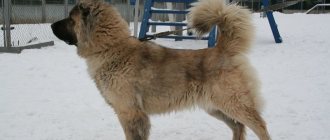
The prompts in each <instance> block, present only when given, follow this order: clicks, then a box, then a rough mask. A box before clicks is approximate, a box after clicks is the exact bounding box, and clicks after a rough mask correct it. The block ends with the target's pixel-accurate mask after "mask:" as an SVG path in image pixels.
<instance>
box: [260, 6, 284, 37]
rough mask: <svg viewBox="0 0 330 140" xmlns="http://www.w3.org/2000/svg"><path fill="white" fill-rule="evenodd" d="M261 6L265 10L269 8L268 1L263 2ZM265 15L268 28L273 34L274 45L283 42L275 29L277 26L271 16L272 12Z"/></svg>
mask: <svg viewBox="0 0 330 140" xmlns="http://www.w3.org/2000/svg"><path fill="white" fill-rule="evenodd" d="M263 5H264V7H265V8H266V9H267V7H268V6H269V1H268V0H263ZM266 15H267V19H268V22H269V25H270V28H271V30H272V32H273V36H274V39H275V42H276V43H282V42H283V40H282V37H281V35H280V33H279V31H278V29H277V24H276V22H275V19H274V16H273V11H267V12H266Z"/></svg>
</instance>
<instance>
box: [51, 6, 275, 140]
mask: <svg viewBox="0 0 330 140" xmlns="http://www.w3.org/2000/svg"><path fill="white" fill-rule="evenodd" d="M190 10H191V11H190V13H189V20H188V22H189V26H190V27H193V28H194V29H195V30H196V33H197V34H199V35H202V34H205V33H207V32H209V31H210V29H211V27H212V26H214V25H216V26H218V28H219V34H220V35H219V37H218V40H217V42H218V43H217V44H216V46H215V47H214V48H207V49H201V50H177V49H169V48H166V47H163V46H160V45H158V44H155V43H152V42H149V41H147V42H141V41H139V40H138V39H136V38H134V37H130V32H129V28H128V25H127V23H126V22H125V21H124V20H123V18H122V17H121V16H120V15H119V13H118V12H117V11H116V9H115V8H113V7H112V6H111V5H109V4H107V3H104V2H102V1H99V0H82V1H80V2H79V3H78V4H77V6H75V7H74V8H73V10H72V11H71V13H70V17H68V18H66V19H64V20H61V21H58V22H56V23H54V24H53V25H52V29H53V31H54V34H55V35H56V36H57V37H58V38H60V39H61V40H63V41H65V42H67V43H68V44H72V45H76V46H77V50H78V55H80V56H81V57H82V58H85V59H86V63H87V65H88V71H89V74H90V76H91V78H92V79H94V81H95V83H96V85H97V87H98V89H99V91H100V92H101V94H102V96H103V97H104V99H105V100H106V101H107V102H108V103H109V104H110V105H111V106H112V107H113V109H114V111H115V112H116V113H117V115H118V118H119V120H120V123H121V125H122V127H123V130H124V132H125V135H126V139H127V140H147V139H148V135H149V129H150V121H149V117H148V115H151V114H160V113H166V112H171V111H180V110H182V109H187V108H192V107H200V108H202V109H204V110H205V111H206V112H207V113H208V114H210V115H212V116H214V117H216V118H218V119H219V120H222V121H224V122H225V123H226V124H227V125H228V126H229V127H230V128H231V129H232V130H233V139H234V140H244V139H245V128H244V126H247V127H249V128H251V129H252V130H253V131H254V132H255V133H256V135H257V136H258V137H259V138H260V139H261V140H270V137H269V134H268V132H267V129H266V124H265V122H264V120H263V119H262V117H261V116H260V109H259V108H260V100H259V97H258V96H259V95H258V92H259V88H258V80H257V78H256V75H255V74H254V72H253V68H252V67H251V66H250V64H249V62H248V59H247V57H246V56H245V54H246V53H247V52H248V50H249V48H250V46H251V41H252V39H253V32H254V30H253V26H252V24H251V15H250V12H249V11H248V10H246V9H243V8H241V7H239V6H236V5H225V4H224V2H223V1H222V0H203V1H200V2H197V3H195V4H193V7H192V8H191V9H190Z"/></svg>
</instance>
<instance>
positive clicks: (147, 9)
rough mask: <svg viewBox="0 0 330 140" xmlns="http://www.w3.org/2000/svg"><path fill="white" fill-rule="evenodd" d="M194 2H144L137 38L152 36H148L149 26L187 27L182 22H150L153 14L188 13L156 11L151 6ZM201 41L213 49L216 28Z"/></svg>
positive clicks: (183, 12) (174, 0) (181, 12)
mask: <svg viewBox="0 0 330 140" xmlns="http://www.w3.org/2000/svg"><path fill="white" fill-rule="evenodd" d="M195 1H196V0H146V1H145V3H144V14H143V19H142V23H141V27H140V33H139V38H140V39H141V38H145V37H150V36H152V35H148V34H147V32H148V31H149V27H150V25H154V26H176V27H184V26H187V23H184V22H159V21H152V20H151V19H150V18H151V16H152V14H153V13H155V14H156V13H157V14H187V13H188V12H189V11H187V10H173V9H158V8H154V7H153V5H154V3H155V2H172V3H186V4H189V3H192V2H195ZM160 38H172V39H176V40H182V39H196V36H184V35H169V36H163V37H160ZM201 39H202V40H208V47H213V46H214V45H215V42H216V27H214V28H213V29H212V30H211V32H210V33H209V35H208V36H204V37H202V38H201Z"/></svg>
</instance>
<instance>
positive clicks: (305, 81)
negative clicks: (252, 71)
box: [0, 13, 330, 140]
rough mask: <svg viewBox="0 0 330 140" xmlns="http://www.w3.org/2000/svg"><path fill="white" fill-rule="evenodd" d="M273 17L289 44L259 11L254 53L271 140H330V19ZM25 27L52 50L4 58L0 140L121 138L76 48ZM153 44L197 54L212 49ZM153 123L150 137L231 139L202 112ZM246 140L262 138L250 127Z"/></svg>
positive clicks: (201, 43) (0, 59)
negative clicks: (277, 38)
mask: <svg viewBox="0 0 330 140" xmlns="http://www.w3.org/2000/svg"><path fill="white" fill-rule="evenodd" d="M275 18H276V21H277V23H278V26H279V30H280V33H281V35H282V38H283V40H284V42H283V43H282V44H275V43H274V40H273V37H272V34H271V30H270V28H269V25H268V21H267V19H262V18H259V15H257V14H255V15H254V21H255V24H256V28H257V37H256V41H255V43H254V48H253V50H252V51H251V53H250V55H249V56H250V59H251V61H252V63H253V65H254V66H255V68H256V69H257V71H258V73H259V77H260V79H261V81H262V96H263V97H264V99H265V101H266V105H265V107H264V111H263V116H264V118H265V120H266V121H267V123H268V128H269V131H270V134H271V136H272V138H273V139H274V140H284V139H285V140H329V139H330V133H329V131H330V109H329V108H330V90H329V88H330V82H329V80H330V60H329V57H330V40H329V38H330V26H329V25H330V14H326V15H305V14H292V15H284V14H279V13H276V14H275ZM27 27H28V29H26V30H27V32H28V31H29V32H31V33H33V32H36V31H38V32H40V31H42V32H43V34H46V35H47V36H46V38H47V39H48V40H54V41H55V46H52V47H47V48H43V49H40V50H24V51H23V52H22V53H21V54H4V53H2V54H0V139H1V140H105V139H111V140H122V139H124V134H123V131H122V128H121V126H120V124H119V122H118V119H117V118H116V115H115V113H114V112H113V110H112V108H111V107H109V106H108V105H107V104H106V103H105V102H104V100H103V99H102V97H101V96H100V95H99V92H98V91H97V89H96V87H95V85H94V83H93V82H92V80H91V79H90V78H89V77H88V74H87V72H86V66H85V63H84V60H83V59H81V58H79V57H78V56H77V55H76V52H75V48H74V47H73V46H68V45H66V44H64V43H63V42H61V41H59V40H58V39H56V38H55V37H54V36H52V35H51V34H52V33H51V31H50V29H49V24H48V25H44V26H34V27H33V26H27ZM22 36H23V35H22ZM0 38H2V37H0ZM30 38H33V36H29V37H27V38H25V39H26V40H29V39H30ZM155 42H157V43H161V44H163V45H166V46H169V47H174V48H193V49H197V48H203V47H205V46H206V44H207V43H206V41H195V40H186V41H180V42H175V41H173V40H168V39H159V40H156V41H155ZM151 123H152V130H151V136H150V139H151V140H219V139H222V140H230V139H231V131H230V129H229V128H228V127H227V126H225V125H224V123H222V122H219V121H218V120H216V119H214V118H212V117H210V116H208V115H207V114H205V113H204V112H203V111H202V110H198V109H197V110H188V111H184V112H178V113H170V114H165V115H159V116H152V117H151ZM247 139H249V140H257V138H256V136H255V135H254V134H253V133H252V132H251V131H250V130H248V134H247Z"/></svg>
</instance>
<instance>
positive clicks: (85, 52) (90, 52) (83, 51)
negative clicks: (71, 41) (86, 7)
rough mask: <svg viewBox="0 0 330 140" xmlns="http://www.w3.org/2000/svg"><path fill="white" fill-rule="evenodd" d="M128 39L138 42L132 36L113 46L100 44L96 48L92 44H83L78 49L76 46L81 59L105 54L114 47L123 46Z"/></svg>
mask: <svg viewBox="0 0 330 140" xmlns="http://www.w3.org/2000/svg"><path fill="white" fill-rule="evenodd" d="M129 39H134V40H138V39H137V38H135V37H134V36H129V37H126V38H124V39H121V40H119V41H117V42H115V43H113V44H102V45H98V46H96V45H94V44H83V46H82V47H79V44H78V46H77V49H78V54H79V55H80V56H81V57H90V56H95V55H99V54H101V53H103V52H107V51H108V50H110V49H112V48H114V47H118V46H121V44H123V42H127V41H128V40H129Z"/></svg>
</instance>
